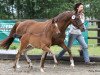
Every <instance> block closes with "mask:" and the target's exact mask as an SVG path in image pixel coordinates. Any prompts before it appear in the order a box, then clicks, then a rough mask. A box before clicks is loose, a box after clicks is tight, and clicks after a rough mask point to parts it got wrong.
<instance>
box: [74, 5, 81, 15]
mask: <svg viewBox="0 0 100 75" xmlns="http://www.w3.org/2000/svg"><path fill="white" fill-rule="evenodd" d="M74 11H75V12H76V13H81V12H83V4H82V3H76V4H75V6H74Z"/></svg>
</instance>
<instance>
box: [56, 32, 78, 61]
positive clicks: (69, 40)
mask: <svg viewBox="0 0 100 75" xmlns="http://www.w3.org/2000/svg"><path fill="white" fill-rule="evenodd" d="M75 38H76V34H69V39H68V45H67V47H68V48H69V49H70V48H71V46H72V44H73V41H74V40H75ZM65 52H66V51H65V50H62V51H61V52H60V53H59V54H58V56H57V59H58V60H59V59H61V58H62V56H63V55H64V54H65Z"/></svg>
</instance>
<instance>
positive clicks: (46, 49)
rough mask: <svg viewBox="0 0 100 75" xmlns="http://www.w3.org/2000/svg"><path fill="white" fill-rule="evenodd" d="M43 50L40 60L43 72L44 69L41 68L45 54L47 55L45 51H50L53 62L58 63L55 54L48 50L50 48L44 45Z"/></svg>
mask: <svg viewBox="0 0 100 75" xmlns="http://www.w3.org/2000/svg"><path fill="white" fill-rule="evenodd" d="M43 50H44V53H43V55H42V57H41V62H40V65H41V66H40V67H41V68H40V70H41V72H44V69H43V68H44V60H45V56H46V55H47V52H50V53H51V54H52V56H53V59H54V62H55V64H58V62H57V59H56V56H55V54H53V52H52V51H51V50H50V48H48V47H44V48H43Z"/></svg>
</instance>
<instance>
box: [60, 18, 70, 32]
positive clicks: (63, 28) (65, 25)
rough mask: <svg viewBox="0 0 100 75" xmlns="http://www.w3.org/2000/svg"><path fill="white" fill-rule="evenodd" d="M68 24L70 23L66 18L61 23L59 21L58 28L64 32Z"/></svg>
mask: <svg viewBox="0 0 100 75" xmlns="http://www.w3.org/2000/svg"><path fill="white" fill-rule="evenodd" d="M70 24H71V22H70V20H67V21H66V22H62V23H61V24H60V23H59V29H60V31H61V33H65V30H66V29H67V27H68V26H69V25H70Z"/></svg>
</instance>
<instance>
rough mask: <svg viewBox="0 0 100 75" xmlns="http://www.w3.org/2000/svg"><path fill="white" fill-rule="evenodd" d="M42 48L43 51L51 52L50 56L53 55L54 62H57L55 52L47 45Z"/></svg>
mask: <svg viewBox="0 0 100 75" xmlns="http://www.w3.org/2000/svg"><path fill="white" fill-rule="evenodd" d="M43 50H45V51H47V52H50V53H51V54H52V56H53V59H54V62H55V64H58V61H57V59H56V56H55V54H54V53H53V52H52V51H51V50H50V48H49V47H45V48H44V49H43Z"/></svg>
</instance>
